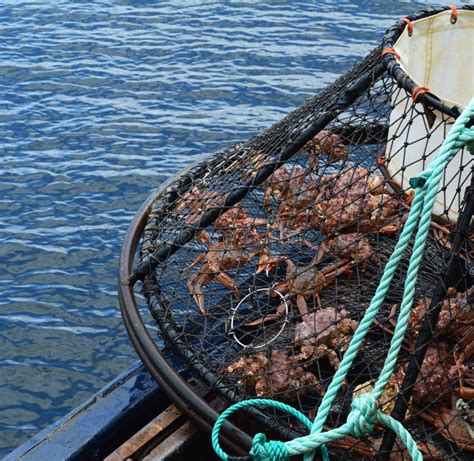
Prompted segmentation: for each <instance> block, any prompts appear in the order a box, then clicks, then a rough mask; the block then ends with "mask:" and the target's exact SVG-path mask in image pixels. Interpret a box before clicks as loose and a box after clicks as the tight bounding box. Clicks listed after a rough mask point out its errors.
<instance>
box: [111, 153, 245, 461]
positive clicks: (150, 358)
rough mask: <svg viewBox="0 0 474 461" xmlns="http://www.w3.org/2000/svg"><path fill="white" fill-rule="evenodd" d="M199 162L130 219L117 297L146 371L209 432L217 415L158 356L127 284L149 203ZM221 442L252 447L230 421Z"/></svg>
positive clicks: (238, 450) (235, 447) (149, 201)
mask: <svg viewBox="0 0 474 461" xmlns="http://www.w3.org/2000/svg"><path fill="white" fill-rule="evenodd" d="M199 163H200V162H199V161H198V162H196V163H194V164H193V165H191V166H190V167H189V168H187V169H185V170H183V171H182V172H181V173H180V174H179V175H178V176H175V177H173V178H171V179H170V180H168V181H166V182H165V183H164V184H163V185H162V186H161V187H160V188H159V189H157V190H156V191H155V192H152V193H151V194H150V195H149V196H148V198H147V199H146V200H145V202H144V203H143V205H142V206H141V207H140V209H139V210H138V212H137V213H136V215H135V216H134V218H133V219H132V221H131V223H130V225H129V227H128V229H127V232H126V235H125V237H124V240H123V244H122V248H121V252H120V258H119V270H118V295H119V305H120V310H121V314H122V319H123V322H124V325H125V328H126V331H127V334H128V335H129V337H130V341H131V343H132V345H133V347H134V348H135V351H136V352H137V354H138V356H139V357H140V359H141V360H142V362H143V363H144V365H145V366H146V368H147V370H148V371H149V372H150V374H151V375H152V376H153V378H154V379H155V380H156V382H157V383H158V384H159V385H160V387H161V388H162V389H163V390H164V391H165V392H166V394H168V396H169V397H170V398H171V400H172V401H173V402H174V403H175V404H176V406H177V407H178V408H179V409H180V410H181V411H183V413H186V414H187V415H189V417H190V418H191V419H192V420H193V421H195V422H196V423H197V425H198V426H199V427H201V428H202V429H204V430H205V431H208V432H210V430H211V429H212V426H213V424H214V422H215V420H216V419H217V418H218V416H219V414H218V413H217V412H216V410H214V408H213V407H212V406H211V405H210V404H209V403H208V402H207V401H206V400H205V399H203V398H201V397H200V396H198V395H197V394H196V393H195V391H194V389H193V388H192V387H191V385H190V384H188V383H187V382H186V381H185V380H183V378H182V377H181V376H180V375H179V373H178V372H177V371H176V370H175V369H174V368H173V367H172V366H171V365H170V363H169V362H168V361H167V359H166V358H165V356H164V355H163V354H162V353H161V351H160V349H159V348H158V346H157V344H156V342H155V341H154V340H153V339H152V336H151V335H150V333H149V331H148V329H147V327H146V325H145V322H144V319H143V317H142V315H141V314H140V311H139V309H138V305H137V300H136V296H135V291H134V287H135V282H131V281H130V278H131V275H132V273H133V270H132V269H133V261H134V257H135V254H136V252H137V249H138V246H139V243H140V239H141V237H142V234H143V230H144V228H145V224H146V221H147V219H148V217H149V214H150V210H151V207H152V204H153V203H154V202H155V201H156V200H157V198H158V197H160V196H162V195H163V194H164V193H165V192H166V189H167V187H168V186H169V185H170V184H171V183H174V182H175V181H177V180H178V179H179V178H181V177H184V176H185V175H186V174H187V173H188V172H189V171H191V170H192V169H193V168H194V167H196V166H198V165H199ZM221 439H222V443H223V445H224V446H227V447H229V448H230V449H231V450H233V452H235V453H238V454H242V455H243V454H245V453H247V452H248V448H249V447H251V445H252V439H251V437H250V436H249V435H248V434H246V433H245V432H243V431H242V430H241V429H239V428H238V427H236V426H235V425H233V424H232V423H229V422H226V423H225V424H224V426H223V430H222V435H221Z"/></svg>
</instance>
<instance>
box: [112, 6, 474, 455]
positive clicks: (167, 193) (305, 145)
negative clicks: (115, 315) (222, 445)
mask: <svg viewBox="0 0 474 461" xmlns="http://www.w3.org/2000/svg"><path fill="white" fill-rule="evenodd" d="M453 15H455V18H456V21H455V23H453V22H454V19H453ZM473 16H474V11H473V8H472V7H463V8H459V9H458V10H456V11H454V10H453V9H450V8H439V9H436V10H429V11H422V12H419V13H417V14H415V15H413V16H411V17H409V18H407V19H406V20H404V21H398V22H397V23H396V24H395V25H394V26H393V27H392V28H390V29H389V30H388V31H387V33H386V35H385V37H384V41H383V43H382V44H381V46H379V47H377V48H376V49H375V50H373V51H372V52H370V53H369V55H368V56H367V57H366V58H364V59H362V60H361V61H360V62H358V63H357V64H355V65H354V66H353V67H352V68H351V69H350V70H349V71H347V72H346V73H345V74H344V75H342V76H341V77H340V78H339V79H337V80H336V81H335V82H334V83H333V84H332V85H330V86H328V87H326V88H325V89H324V90H322V91H321V92H320V93H319V94H317V95H315V96H314V97H312V98H311V99H309V100H308V101H307V102H306V103H305V104H303V105H302V106H301V107H299V108H297V109H296V110H295V111H293V112H292V113H290V114H289V115H288V116H287V117H285V118H284V119H283V120H281V121H280V122H278V123H276V124H275V125H273V126H271V127H270V128H268V129H267V130H265V131H263V132H261V133H259V134H258V135H256V136H255V137H254V138H252V139H250V140H249V141H247V142H245V143H242V144H239V145H235V146H231V147H229V148H227V149H225V150H223V151H221V152H218V153H216V154H213V155H210V156H209V157H208V158H206V159H205V160H203V161H201V162H199V163H197V164H195V165H193V166H192V167H191V168H189V169H188V170H186V171H184V172H182V173H181V174H180V175H178V176H177V177H175V178H173V179H172V180H170V181H169V182H168V183H167V184H166V185H164V186H163V187H162V188H161V189H160V190H159V191H157V192H156V193H153V194H152V196H151V197H150V199H149V200H148V201H147V202H146V204H144V206H143V207H142V209H141V210H140V211H139V213H138V215H137V217H136V219H135V220H134V221H133V223H132V225H131V227H130V230H129V233H128V235H127V238H126V239H125V244H124V248H123V252H122V257H121V263H120V284H119V291H120V301H121V308H122V313H123V317H124V321H125V325H126V327H127V330H128V332H129V334H130V337H131V339H132V342H133V344H134V346H135V347H136V349H137V351H138V353H139V355H140V356H141V358H142V359H143V361H144V363H145V364H146V365H147V366H148V367H149V369H150V371H151V372H152V373H153V375H154V376H155V378H156V379H157V380H158V381H159V382H160V384H161V385H162V386H163V387H164V388H165V389H166V390H167V391H168V392H169V393H170V395H171V396H172V397H173V398H174V399H175V401H176V402H177V404H178V405H179V406H180V407H181V408H182V409H183V410H184V411H186V412H188V413H189V414H190V416H191V417H192V418H193V419H195V420H196V421H197V422H198V423H199V424H200V425H201V426H203V427H204V428H206V429H209V428H210V427H211V426H212V425H213V423H214V421H215V419H216V418H217V416H218V414H217V412H216V411H215V410H214V409H213V408H212V405H211V404H209V403H208V402H207V401H206V400H203V399H202V398H201V397H199V396H198V395H197V394H196V393H195V392H194V390H193V387H192V386H191V385H190V384H189V383H184V382H183V381H182V380H181V379H180V378H179V377H178V374H177V372H176V371H175V370H174V369H173V367H172V366H171V365H170V364H169V363H167V362H166V360H165V358H164V357H163V356H162V355H161V353H160V350H159V347H158V343H159V341H158V338H157V337H156V333H155V332H154V331H152V330H153V328H150V329H148V328H147V326H146V325H145V322H144V320H143V318H142V316H141V312H140V310H139V309H138V307H137V301H136V298H135V293H134V290H138V289H140V290H141V292H142V293H143V295H144V297H145V299H146V301H147V304H148V307H149V310H150V312H151V315H152V317H153V321H154V322H156V324H157V325H158V327H159V331H160V338H163V339H164V340H165V341H166V342H167V344H168V345H169V346H170V347H171V348H172V349H173V350H174V351H176V353H178V354H179V355H180V356H181V357H182V359H183V360H184V361H185V363H186V364H187V365H188V366H189V369H190V370H192V372H193V375H194V379H195V380H198V381H201V382H202V383H204V384H205V385H207V386H208V387H209V389H210V390H211V391H212V393H214V394H215V395H216V396H218V397H219V398H220V399H221V400H224V401H225V403H226V405H230V404H232V403H235V402H237V401H240V400H243V399H247V398H253V397H267V398H272V399H276V400H280V401H284V402H287V403H290V404H291V405H293V406H294V407H296V408H297V409H298V410H300V411H302V412H304V413H305V414H306V415H307V416H309V417H310V418H311V417H313V416H314V414H315V411H316V410H317V408H318V405H319V403H320V401H321V396H322V395H323V393H324V391H325V389H326V388H327V386H328V385H329V383H330V382H331V380H332V377H333V375H334V373H335V370H336V368H337V367H338V365H339V362H340V360H341V358H342V356H343V355H344V352H345V351H346V349H347V347H348V344H349V341H350V340H351V338H352V336H353V334H354V331H355V329H356V328H357V326H358V325H359V322H360V320H361V319H362V317H363V315H364V313H365V311H366V309H367V307H368V305H369V303H370V301H371V299H372V297H373V295H374V293H375V290H376V288H377V286H378V284H379V281H380V278H381V276H382V273H383V270H384V266H385V264H386V262H387V261H388V259H389V257H390V255H391V253H392V252H393V249H394V247H395V245H396V243H397V240H398V237H399V235H400V232H401V229H402V228H403V224H404V222H405V220H406V217H407V213H408V212H409V209H410V204H411V200H412V197H413V191H412V190H411V188H410V186H409V182H408V181H409V179H410V178H411V177H413V176H415V175H416V174H417V173H418V172H420V171H421V170H423V169H424V168H426V167H427V165H428V164H429V161H430V159H431V157H432V156H433V154H434V153H435V152H436V151H437V150H438V149H439V147H440V145H441V143H442V142H443V140H444V138H445V136H446V134H447V133H448V131H449V129H450V127H451V125H452V123H453V120H455V119H456V118H457V117H458V116H459V114H460V113H461V111H462V108H463V106H464V105H465V104H466V103H467V99H469V97H468V95H469V94H471V93H472V88H467V87H466V86H464V88H466V89H465V91H461V90H460V87H462V86H463V85H464V84H463V83H462V78H464V77H463V75H462V72H461V71H460V70H459V71H457V70H456V69H454V67H455V65H454V64H451V63H453V61H451V59H455V58H457V56H451V55H449V53H448V52H446V53H444V51H443V50H442V47H441V45H440V43H448V42H449V43H451V44H452V46H453V47H454V46H457V45H455V44H456V43H458V44H459V46H461V44H464V45H465V47H466V48H469V42H468V40H467V39H462V38H459V37H460V36H461V35H463V36H464V37H467V36H468V34H472V20H473V19H472V18H473ZM408 28H410V30H411V31H412V33H411V36H408ZM446 37H448V38H446ZM464 40H466V42H467V43H464ZM471 43H472V40H471ZM386 49H393V50H394V52H395V53H396V54H397V55H395V54H394V53H393V52H392V51H390V52H389V53H387V52H384V53H383V50H386ZM422 53H423V56H425V57H426V58H427V59H421V58H420V57H419V56H421V54H422ZM468 53H471V54H472V50H470V49H469V50H466V54H465V55H464V56H467V55H468ZM453 54H455V55H458V54H459V55H461V53H453ZM448 55H449V56H448ZM397 56H398V57H397ZM417 56H418V57H417ZM428 56H429V57H430V59H428ZM444 58H446V59H449V61H447V62H449V65H446V64H444V65H443V64H442V63H439V62H438V60H442V59H444ZM462 59H463V60H465V59H466V58H462ZM421 61H422V62H421ZM435 61H436V62H435ZM421 65H424V66H426V67H424V68H423V69H421V67H417V66H421ZM448 67H449V69H447V68H448ZM440 69H443V74H444V79H445V80H446V81H445V82H444V81H443V79H442V78H441V77H439V75H435V74H439V73H440V72H441V70H440ZM470 84H471V85H472V81H471V82H470ZM420 86H426V87H428V88H429V91H428V90H426V91H424V92H423V91H422V90H420ZM473 166H474V161H473V156H472V155H471V154H470V153H469V152H468V151H467V150H465V149H462V150H460V151H459V152H458V154H457V155H456V156H455V158H453V160H452V161H451V162H450V163H449V165H448V167H447V169H446V173H445V176H444V178H443V183H442V186H441V189H440V192H439V194H438V196H437V206H436V208H435V210H434V212H433V221H432V224H431V226H430V232H429V236H428V239H427V242H426V249H425V255H424V257H423V260H422V262H421V268H420V272H419V276H418V280H417V284H416V293H415V301H414V307H413V311H412V314H411V316H410V321H409V327H408V331H407V334H406V338H405V341H404V343H403V347H402V351H401V353H400V355H399V357H398V362H397V366H396V368H395V371H394V373H393V375H392V377H391V379H390V384H389V386H387V388H386V390H385V392H384V395H383V396H382V398H381V401H380V402H379V404H380V408H381V409H382V411H384V412H386V413H387V414H390V413H393V415H394V416H395V417H397V418H398V419H400V420H403V422H404V425H405V427H406V428H407V429H408V430H409V431H410V433H411V434H412V435H413V437H414V439H415V440H416V442H417V444H418V446H419V447H420V449H421V450H422V452H423V454H424V457H425V459H448V458H452V459H460V460H463V459H466V460H467V459H472V452H473V451H474V442H473V441H472V432H473V428H472V411H473V410H472V408H471V407H470V401H472V397H473V395H474V374H473V371H472V365H473V363H472V362H473V354H474V337H473V334H472V323H473V321H474V313H473V311H472V307H473V304H474V288H473V286H472V285H473V284H472V279H473V276H474V265H473V256H474V248H473V245H474V232H473V226H472V212H473V209H472V208H473V203H474V200H473V194H474V183H473ZM409 250H410V248H409ZM409 257H410V251H407V254H406V255H405V256H404V258H403V259H402V261H401V264H400V266H399V268H398V270H397V273H396V274H395V277H394V279H393V281H392V282H391V285H390V289H389V292H388V294H387V296H386V298H385V301H384V303H383V305H382V306H381V309H380V311H379V313H378V315H377V317H376V319H375V322H374V323H373V324H372V326H371V327H370V329H369V330H368V332H367V335H366V337H365V341H364V346H363V348H362V349H361V350H360V351H359V353H358V355H357V357H356V359H355V361H354V363H353V365H352V367H351V368H350V370H349V373H348V375H347V378H346V383H345V385H344V386H343V387H342V388H341V389H340V391H339V392H338V394H337V397H336V400H335V402H334V405H333V407H332V409H331V412H330V414H329V416H328V419H327V421H326V424H325V429H326V430H327V429H330V428H334V427H339V426H341V424H343V423H344V422H345V421H346V418H347V415H348V413H349V411H350V405H351V402H352V400H353V398H354V396H357V395H359V394H360V393H363V392H368V391H370V389H371V388H372V386H373V383H374V381H375V380H376V379H377V378H378V376H379V373H380V371H381V369H382V367H383V363H384V361H385V358H386V355H387V351H388V349H389V346H390V341H391V339H392V337H393V331H394V328H395V324H396V318H397V316H396V313H397V308H398V306H399V304H400V302H401V300H402V294H403V290H404V283H405V278H406V270H407V267H408V262H409ZM137 259H138V263H137V264H135V262H136V260H137ZM403 403H406V405H405V407H403ZM252 428H256V429H258V431H262V428H264V431H265V432H266V433H267V434H268V435H269V436H271V437H273V438H279V439H283V440H287V439H289V438H293V437H297V436H300V435H305V434H306V433H307V431H306V429H305V428H304V427H302V426H301V425H300V424H299V423H298V422H297V421H295V420H293V419H292V418H291V417H288V416H286V415H284V414H282V413H280V412H278V411H276V410H271V409H265V410H263V409H252V410H246V411H245V412H242V413H241V414H239V417H238V418H237V419H235V420H233V425H232V426H231V427H230V426H227V429H226V428H224V432H223V441H224V442H228V446H230V445H232V446H233V447H234V448H235V447H237V446H238V447H240V449H241V450H242V452H248V443H249V441H250V440H251V436H252V435H253V432H252ZM384 437H385V439H384ZM381 447H382V449H381ZM328 448H329V451H330V453H331V455H332V459H349V460H350V459H354V460H355V459H357V460H360V459H375V458H376V457H377V456H378V455H379V453H380V452H383V451H384V450H385V452H386V451H387V450H389V453H390V455H391V456H393V458H390V459H408V458H407V454H406V452H405V451H404V450H403V448H402V447H401V445H399V443H398V441H397V440H389V437H388V436H387V435H385V436H384V433H383V431H380V430H379V431H377V432H375V433H374V434H372V435H370V436H368V437H366V438H364V439H362V440H356V439H355V438H351V437H346V438H344V439H341V440H340V441H338V442H335V443H333V444H331V445H330V446H329V447H328Z"/></svg>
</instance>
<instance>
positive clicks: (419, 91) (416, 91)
mask: <svg viewBox="0 0 474 461" xmlns="http://www.w3.org/2000/svg"><path fill="white" fill-rule="evenodd" d="M429 91H430V89H429V88H427V87H426V86H417V87H415V88H414V90H413V92H412V94H411V97H412V98H413V102H414V103H415V104H416V101H417V100H418V98H419V97H420V96H421V95H422V94H425V93H429Z"/></svg>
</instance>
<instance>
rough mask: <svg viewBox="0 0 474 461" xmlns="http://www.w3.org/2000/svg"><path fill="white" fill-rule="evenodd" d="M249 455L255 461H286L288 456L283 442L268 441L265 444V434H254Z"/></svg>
mask: <svg viewBox="0 0 474 461" xmlns="http://www.w3.org/2000/svg"><path fill="white" fill-rule="evenodd" d="M250 454H251V455H252V456H253V459H254V460H255V461H288V460H289V459H290V456H289V454H288V449H287V448H286V446H285V444H284V443H283V442H279V441H276V440H270V442H267V437H266V436H265V434H262V433H259V434H256V435H255V436H254V438H253V443H252V449H251V450H250Z"/></svg>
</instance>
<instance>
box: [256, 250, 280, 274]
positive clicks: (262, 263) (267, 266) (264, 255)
mask: <svg viewBox="0 0 474 461" xmlns="http://www.w3.org/2000/svg"><path fill="white" fill-rule="evenodd" d="M278 261H279V258H272V257H271V256H270V250H269V249H268V247H265V248H264V249H263V250H262V252H261V253H260V257H259V258H258V267H257V272H256V273H257V274H260V272H262V271H263V270H265V275H266V276H267V277H268V276H269V274H270V272H271V271H272V270H273V269H275V268H276V267H277V266H278Z"/></svg>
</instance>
